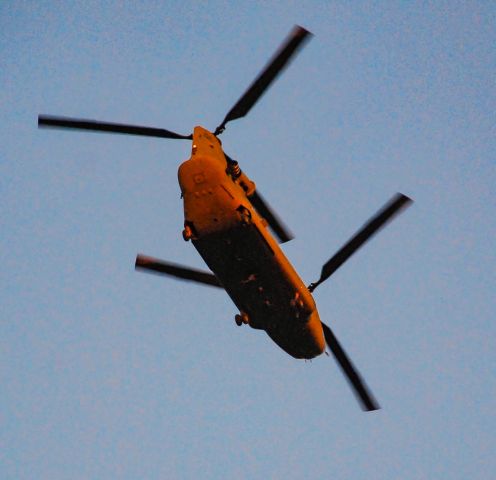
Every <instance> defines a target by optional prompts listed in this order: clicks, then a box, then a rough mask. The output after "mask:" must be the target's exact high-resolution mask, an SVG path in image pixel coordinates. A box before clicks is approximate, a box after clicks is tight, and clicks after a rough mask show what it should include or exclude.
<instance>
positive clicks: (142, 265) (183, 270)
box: [135, 254, 224, 288]
mask: <svg viewBox="0 0 496 480" xmlns="http://www.w3.org/2000/svg"><path fill="white" fill-rule="evenodd" d="M135 268H136V269H142V270H146V271H149V272H151V273H157V274H162V275H170V276H171V277H176V278H181V279H183V280H190V281H193V282H197V283H202V284H204V285H211V286H212V287H219V288H224V287H222V285H221V284H220V282H219V280H217V277H216V276H215V275H214V274H212V273H209V272H203V271H202V270H196V269H194V268H189V267H183V266H182V265H177V264H175V263H170V262H165V261H164V260H159V259H158V258H153V257H147V256H146V255H141V254H138V255H137V256H136V263H135Z"/></svg>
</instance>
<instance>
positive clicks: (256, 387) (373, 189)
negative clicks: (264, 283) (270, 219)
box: [0, 1, 496, 480]
mask: <svg viewBox="0 0 496 480" xmlns="http://www.w3.org/2000/svg"><path fill="white" fill-rule="evenodd" d="M495 20H496V6H495V4H494V2H489V1H488V2H466V1H464V2H457V1H446V2H444V1H435V2H428V1H427V2H318V1H315V2H296V1H294V2H221V1H212V2H175V1H169V2H164V1H153V2H152V1H149V2H144V1H143V2H110V1H106V2H101V1H85V2H54V1H52V2H50V1H45V2H34V1H30V2H26V1H11V2H7V1H4V2H1V3H0V87H1V88H0V122H1V127H0V200H1V202H0V211H1V214H0V232H1V236H0V255H1V257H0V261H1V265H2V268H1V270H0V282H1V283H0V313H1V315H0V320H1V321H0V342H1V347H0V380H1V385H2V387H1V395H0V422H1V425H0V478H2V479H50V480H56V479H115V478H119V479H136V478H146V479H159V478H160V479H163V478H172V479H176V478H177V479H182V478H212V479H214V478H226V479H232V478H246V479H260V478H273V479H280V478H285V479H293V478H294V479H302V478H319V479H322V478H335V479H351V478H353V479H365V478H366V479H368V480H373V479H377V480H379V479H380V480H384V479H398V478H402V479H434V478H446V479H448V478H449V479H450V480H456V479H468V478H471V479H488V480H489V479H492V478H494V472H495V471H496V455H495V453H496V452H495V447H494V446H495V444H496V433H495V432H496V417H495V413H494V412H495V406H496V404H495V398H496V381H495V371H496V353H495V352H496V348H495V347H496V346H495V337H496V322H495V317H494V312H495V306H496V295H495V293H494V292H495V273H494V271H495V248H494V247H495V238H496V220H495V219H496V208H495V206H496V202H495V196H494V191H495V187H494V186H495V184H496V173H495V153H496V148H495V133H496V130H495V125H496V119H495V112H496V101H495V100H496V96H495V78H496V77H495V66H496V58H495V57H496V53H495V52H496V51H495V48H494V47H495V44H496V33H495V24H496V23H495ZM294 24H301V25H303V26H304V27H306V28H307V29H309V30H310V31H312V32H313V33H314V35H315V36H314V38H313V39H312V41H311V42H309V44H308V45H307V46H306V48H305V49H303V51H302V52H301V54H300V55H299V56H298V57H297V58H296V60H295V61H294V62H293V63H292V64H291V66H290V67H289V68H288V69H287V70H286V72H285V74H284V75H283V76H282V77H281V78H280V79H278V80H277V82H276V83H275V84H274V86H273V87H272V89H271V90H270V91H269V92H268V93H267V94H266V95H265V96H264V97H263V98H262V100H261V101H260V102H259V103H258V104H257V105H256V106H255V107H254V108H253V110H252V111H251V112H250V114H249V116H248V117H246V118H245V119H242V120H239V121H236V122H233V123H232V124H230V125H229V126H228V128H227V130H226V132H225V133H224V135H223V137H222V140H223V145H224V147H225V148H226V151H228V152H229V154H230V155H231V156H233V157H235V158H238V160H239V161H240V163H241V165H242V167H243V168H244V170H245V171H246V172H247V173H248V174H249V175H250V176H251V177H252V178H253V179H254V180H255V181H256V182H257V185H258V187H259V188H260V190H261V191H262V192H263V194H264V196H265V197H266V198H267V199H268V200H269V201H270V202H271V204H272V206H273V207H274V208H275V209H276V210H277V211H278V213H279V214H280V215H281V216H282V217H283V218H284V220H285V222H286V223H287V224H288V225H289V226H290V227H291V229H292V230H293V232H294V233H295V235H296V238H295V240H293V241H292V242H291V243H289V244H287V245H285V246H284V250H285V252H286V253H287V255H288V257H289V258H290V259H291V260H292V262H293V263H294V265H295V267H296V268H297V270H298V271H299V272H300V274H301V276H302V278H303V279H304V280H305V281H306V282H310V281H314V280H316V279H317V278H318V276H319V273H320V268H321V265H322V264H323V263H324V262H325V261H326V260H327V259H328V258H329V257H330V256H331V255H332V254H333V253H334V252H335V251H336V250H337V249H338V248H339V247H340V246H341V245H342V244H343V243H344V242H345V241H346V240H347V239H348V238H349V236H351V235H352V234H353V233H354V231H355V230H356V229H357V228H359V227H360V226H361V225H362V223H363V222H364V221H365V220H367V219H368V218H369V217H370V216H371V215H372V214H373V213H374V212H375V211H376V210H377V209H378V208H379V207H380V206H382V204H383V203H384V202H386V201H387V200H388V199H389V198H390V197H391V196H392V195H393V194H394V193H395V192H396V191H401V192H403V193H405V194H407V195H409V196H410V197H412V198H413V199H414V200H415V204H414V205H413V207H412V208H410V209H409V210H407V211H406V212H405V213H404V214H402V215H401V216H400V217H399V218H398V219H396V220H395V221H394V222H393V223H392V224H391V225H389V226H388V227H387V228H386V229H385V230H384V231H382V232H381V233H380V234H379V235H378V236H377V237H375V238H374V239H373V240H372V241H371V242H370V243H369V244H367V246H366V247H365V248H363V249H362V250H361V251H360V252H359V253H358V254H357V255H355V256H354V257H353V258H352V259H351V260H350V261H349V262H348V263H347V264H346V265H345V266H343V267H342V268H341V269H340V270H339V272H337V273H336V275H335V276H333V277H332V279H330V280H329V281H328V282H327V283H326V284H325V285H322V286H321V287H320V288H319V289H318V290H317V291H316V294H315V298H316V301H317V303H318V306H319V312H320V315H321V318H322V319H323V320H324V321H326V322H327V323H329V324H330V325H331V326H332V327H333V328H334V330H335V332H336V334H337V336H338V337H339V338H340V340H341V341H342V343H343V345H344V346H345V348H346V349H347V351H348V353H349V354H350V356H351V357H352V359H353V360H354V362H355V363H356V365H357V366H358V368H359V369H360V371H361V372H362V374H363V375H364V377H365V378H366V380H367V382H368V384H369V385H370V387H371V389H372V390H373V392H374V393H375V395H376V397H377V398H378V400H379V402H380V403H381V405H382V407H383V408H382V410H380V411H379V412H374V413H369V414H365V413H363V412H362V411H361V410H360V409H359V407H358V404H357V402H356V401H355V398H354V396H353V395H352V393H351V391H350V389H349V387H348V385H347V383H346V381H345V380H344V378H343V377H342V375H341V373H340V371H339V370H338V368H337V366H336V365H335V363H334V361H333V359H332V358H331V357H326V356H322V357H319V358H317V359H315V360H314V361H312V362H303V361H297V360H295V359H293V358H291V357H289V356H288V355H286V354H285V353H284V352H283V351H282V350H280V349H279V348H278V347H277V346H276V345H275V344H273V343H272V342H271V341H270V339H269V338H268V337H267V336H266V335H265V334H264V333H263V332H259V331H255V330H251V329H249V328H247V327H242V328H238V327H236V325H235V323H234V314H235V313H237V312H236V308H235V307H234V305H233V304H232V303H231V301H230V300H229V298H228V297H227V295H226V294H224V293H223V292H221V291H217V290H216V289H212V288H208V287H201V286H197V285H194V284H189V283H184V282H178V281H174V280H169V279H162V278H158V277H155V276H148V275H145V274H142V273H137V272H135V271H134V268H133V267H134V258H135V255H136V253H137V252H143V253H146V254H149V255H153V256H158V257H162V258H165V259H168V260H171V261H175V262H179V263H184V264H187V265H191V266H193V267H197V268H203V265H202V260H201V258H200V257H199V256H198V254H197V253H196V251H195V250H194V248H193V247H192V246H191V245H190V244H189V243H185V242H183V240H182V238H181V230H182V222H183V216H182V215H183V214H182V205H181V202H180V198H179V187H178V184H177V174H176V171H177V168H178V166H179V164H180V163H181V162H182V161H183V160H185V159H186V158H188V156H189V152H190V148H191V146H190V144H189V142H187V141H172V140H163V139H152V138H139V137H131V136H122V135H101V134H91V133H81V132H62V131H55V130H38V129H37V126H36V117H37V115H38V114H39V113H46V114H58V115H68V116H75V117H83V118H95V119H101V120H107V121H115V122H123V123H132V124H142V125H150V126H156V127H163V128H168V129H171V130H175V131H178V132H182V133H186V134H187V133H189V132H191V131H192V128H193V126H194V125H198V124H200V125H203V126H205V127H207V128H210V129H213V128H215V126H216V125H218V124H219V123H220V121H221V120H222V118H223V117H224V115H225V113H226V112H227V111H228V110H229V108H230V107H231V106H232V105H233V103H234V102H235V101H236V100H237V99H238V98H239V96H240V95H241V94H242V93H243V91H244V90H245V89H246V88H247V87H248V85H249V84H250V82H251V81H252V80H253V78H254V77H255V75H256V74H257V73H258V71H259V70H260V69H261V68H262V67H263V65H264V64H265V62H266V61H267V60H268V58H269V57H270V56H271V55H272V54H273V52H274V51H275V49H276V48H277V47H278V46H279V44H280V43H281V42H282V40H283V39H284V37H285V36H286V34H287V33H288V31H289V30H290V29H291V27H292V26H293V25H294ZM491 472H492V473H491Z"/></svg>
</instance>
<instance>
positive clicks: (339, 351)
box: [322, 323, 381, 412]
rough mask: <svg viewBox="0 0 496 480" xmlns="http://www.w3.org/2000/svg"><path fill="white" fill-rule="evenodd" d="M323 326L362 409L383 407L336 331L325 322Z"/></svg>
mask: <svg viewBox="0 0 496 480" xmlns="http://www.w3.org/2000/svg"><path fill="white" fill-rule="evenodd" d="M322 328H323V330H324V337H325V339H326V342H327V345H328V346H329V348H330V349H331V352H332V353H333V355H334V358H335V359H336V361H337V362H338V364H339V366H340V367H341V370H342V371H343V373H344V375H345V377H346V378H347V380H348V381H349V382H350V384H351V386H352V388H353V392H354V393H355V395H356V396H357V398H358V399H359V400H360V403H361V407H362V409H363V410H365V411H367V412H370V411H372V410H379V409H380V408H381V407H380V406H379V404H378V403H377V401H376V400H375V398H374V396H373V395H372V393H371V392H370V391H369V389H368V388H367V385H366V384H365V382H364V381H363V379H362V377H361V376H360V374H359V373H358V371H357V369H356V368H355V366H354V365H353V363H351V360H350V359H349V358H348V355H346V352H345V351H344V350H343V347H341V345H340V344H339V342H338V339H337V338H336V337H335V335H334V333H332V330H331V329H330V328H329V327H328V326H327V325H326V324H325V323H322Z"/></svg>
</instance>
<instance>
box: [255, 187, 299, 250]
mask: <svg viewBox="0 0 496 480" xmlns="http://www.w3.org/2000/svg"><path fill="white" fill-rule="evenodd" d="M248 198H249V199H250V202H251V203H252V204H253V206H254V207H255V208H256V210H257V212H258V213H259V214H260V215H261V216H262V217H263V218H265V220H267V223H268V224H269V225H270V228H271V229H272V230H273V231H274V233H275V234H276V235H277V238H279V241H280V242H281V243H285V242H288V241H289V240H292V239H293V238H294V236H293V234H292V233H291V231H290V230H289V229H288V228H287V227H286V226H285V225H284V223H283V222H282V221H281V220H280V219H279V217H278V216H277V215H276V214H275V213H274V211H273V210H272V209H271V208H270V207H269V204H268V203H267V202H266V201H265V199H264V198H263V197H262V195H261V194H260V193H259V192H258V191H257V190H255V192H253V194H252V195H251V196H250V197H248Z"/></svg>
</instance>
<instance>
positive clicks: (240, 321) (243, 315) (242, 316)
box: [234, 312, 250, 327]
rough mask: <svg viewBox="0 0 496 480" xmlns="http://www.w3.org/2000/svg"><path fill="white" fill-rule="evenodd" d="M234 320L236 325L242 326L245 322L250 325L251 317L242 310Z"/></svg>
mask: <svg viewBox="0 0 496 480" xmlns="http://www.w3.org/2000/svg"><path fill="white" fill-rule="evenodd" d="M234 321H235V322H236V325H237V326H238V327H241V325H243V323H244V324H245V325H248V324H249V323H250V319H249V317H248V315H247V314H246V313H244V312H241V313H240V314H238V315H236V316H235V317H234Z"/></svg>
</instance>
